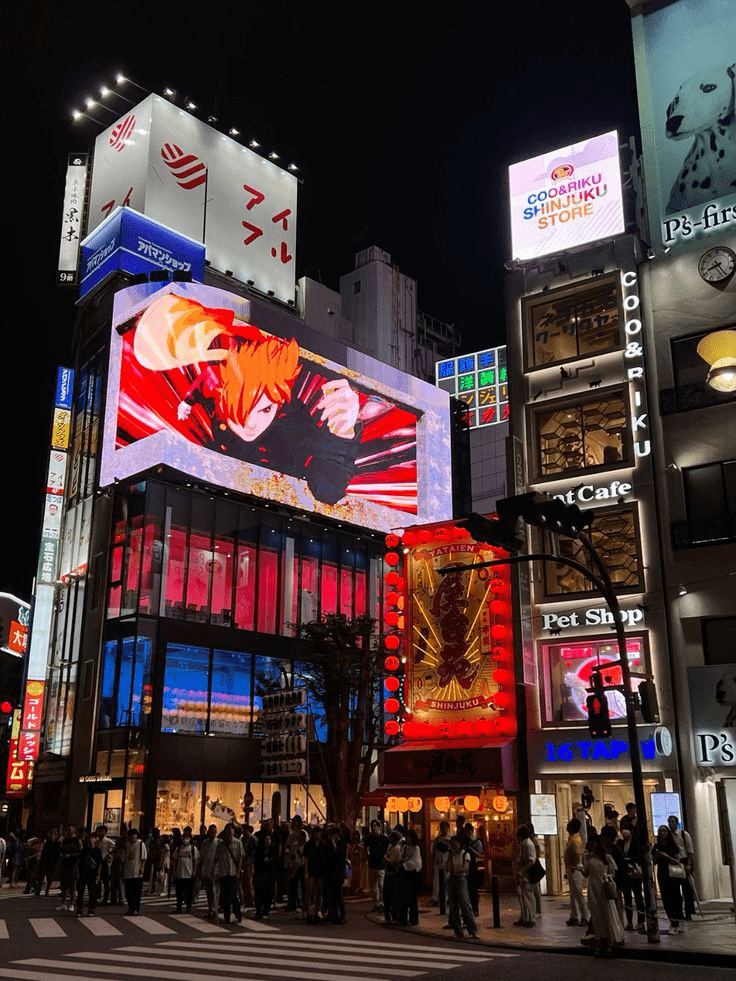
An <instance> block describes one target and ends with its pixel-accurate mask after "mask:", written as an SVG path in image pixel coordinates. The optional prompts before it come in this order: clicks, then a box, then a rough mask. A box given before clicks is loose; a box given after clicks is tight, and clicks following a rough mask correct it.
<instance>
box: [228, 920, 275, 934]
mask: <svg viewBox="0 0 736 981" xmlns="http://www.w3.org/2000/svg"><path fill="white" fill-rule="evenodd" d="M234 925H235V926H239V927H244V928H245V929H246V930H252V931H253V932H254V933H279V928H278V927H275V926H271V924H270V923H264V922H263V920H249V919H248V917H247V916H244V917H243V922H242V923H237V922H236V923H235V924H234Z"/></svg>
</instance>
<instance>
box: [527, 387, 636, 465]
mask: <svg viewBox="0 0 736 981" xmlns="http://www.w3.org/2000/svg"><path fill="white" fill-rule="evenodd" d="M626 416H627V413H626V407H625V403H624V399H623V396H622V394H621V393H620V392H613V393H611V394H610V395H608V396H607V397H605V398H600V399H596V400H595V401H591V402H582V403H579V404H577V405H567V406H565V407H564V408H559V409H554V410H553V411H540V412H538V413H536V417H535V418H536V425H537V434H538V440H539V474H540V476H542V477H547V476H550V475H552V474H558V473H565V472H568V471H572V470H585V469H587V468H588V467H599V466H604V465H607V464H612V465H613V464H618V463H620V462H622V461H624V462H627V461H628V460H629V459H630V451H629V439H628V435H627V433H628V427H627V421H626Z"/></svg>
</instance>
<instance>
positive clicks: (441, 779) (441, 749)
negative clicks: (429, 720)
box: [378, 739, 518, 797]
mask: <svg viewBox="0 0 736 981" xmlns="http://www.w3.org/2000/svg"><path fill="white" fill-rule="evenodd" d="M515 746H516V743H515V740H513V739H489V740H485V741H483V742H473V741H469V740H466V739H444V740H437V741H426V742H425V741H418V740H417V741H407V742H404V743H402V744H401V745H399V746H392V747H391V749H387V750H386V751H385V752H384V754H383V759H382V770H383V773H382V781H381V787H380V788H378V789H380V790H385V791H388V792H390V793H391V794H396V793H398V792H399V791H400V792H401V794H402V795H409V794H413V795H415V796H421V797H436V796H446V795H450V796H459V795H461V794H462V793H463V792H464V791H465V790H467V791H468V792H470V791H471V790H478V789H479V788H480V787H483V786H489V785H495V786H501V787H503V788H504V789H506V790H517V789H518V782H517V777H516V760H515ZM410 788H412V789H410Z"/></svg>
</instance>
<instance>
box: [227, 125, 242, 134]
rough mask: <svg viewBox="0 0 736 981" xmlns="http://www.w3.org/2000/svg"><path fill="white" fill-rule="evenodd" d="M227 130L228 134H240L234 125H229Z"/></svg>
mask: <svg viewBox="0 0 736 981" xmlns="http://www.w3.org/2000/svg"><path fill="white" fill-rule="evenodd" d="M227 132H228V136H240V130H239V129H235V127H234V126H231V127H230V129H229V130H228V131H227Z"/></svg>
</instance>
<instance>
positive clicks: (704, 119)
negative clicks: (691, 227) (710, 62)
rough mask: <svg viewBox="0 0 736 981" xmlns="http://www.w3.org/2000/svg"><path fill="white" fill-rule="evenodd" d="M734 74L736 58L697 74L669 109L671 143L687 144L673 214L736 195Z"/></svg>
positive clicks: (674, 193) (671, 198)
mask: <svg viewBox="0 0 736 981" xmlns="http://www.w3.org/2000/svg"><path fill="white" fill-rule="evenodd" d="M734 53H735V54H736V52H734ZM735 75H736V59H735V62H734V63H732V64H729V65H715V66H713V67H712V68H707V69H705V70H704V71H699V72H697V73H696V74H694V75H691V76H690V78H688V79H686V80H685V81H684V82H683V83H682V84H681V85H680V87H679V89H678V90H677V93H676V94H675V96H674V98H673V99H672V101H671V102H670V104H669V106H668V108H667V119H666V123H665V128H666V136H667V139H668V140H676V141H682V142H683V143H689V149H688V151H687V154H686V156H685V159H684V162H683V164H682V169H681V170H680V172H679V173H678V175H677V177H676V178H675V181H674V183H673V185H672V189H671V191H670V196H669V200H668V202H667V213H669V214H671V213H672V212H674V211H682V210H685V209H687V208H690V207H692V206H693V205H697V204H703V203H705V202H708V201H714V200H716V199H718V198H723V197H725V196H726V195H729V194H733V193H736V113H735V111H734V94H735V91H736V82H735V81H734V76H735Z"/></svg>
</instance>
